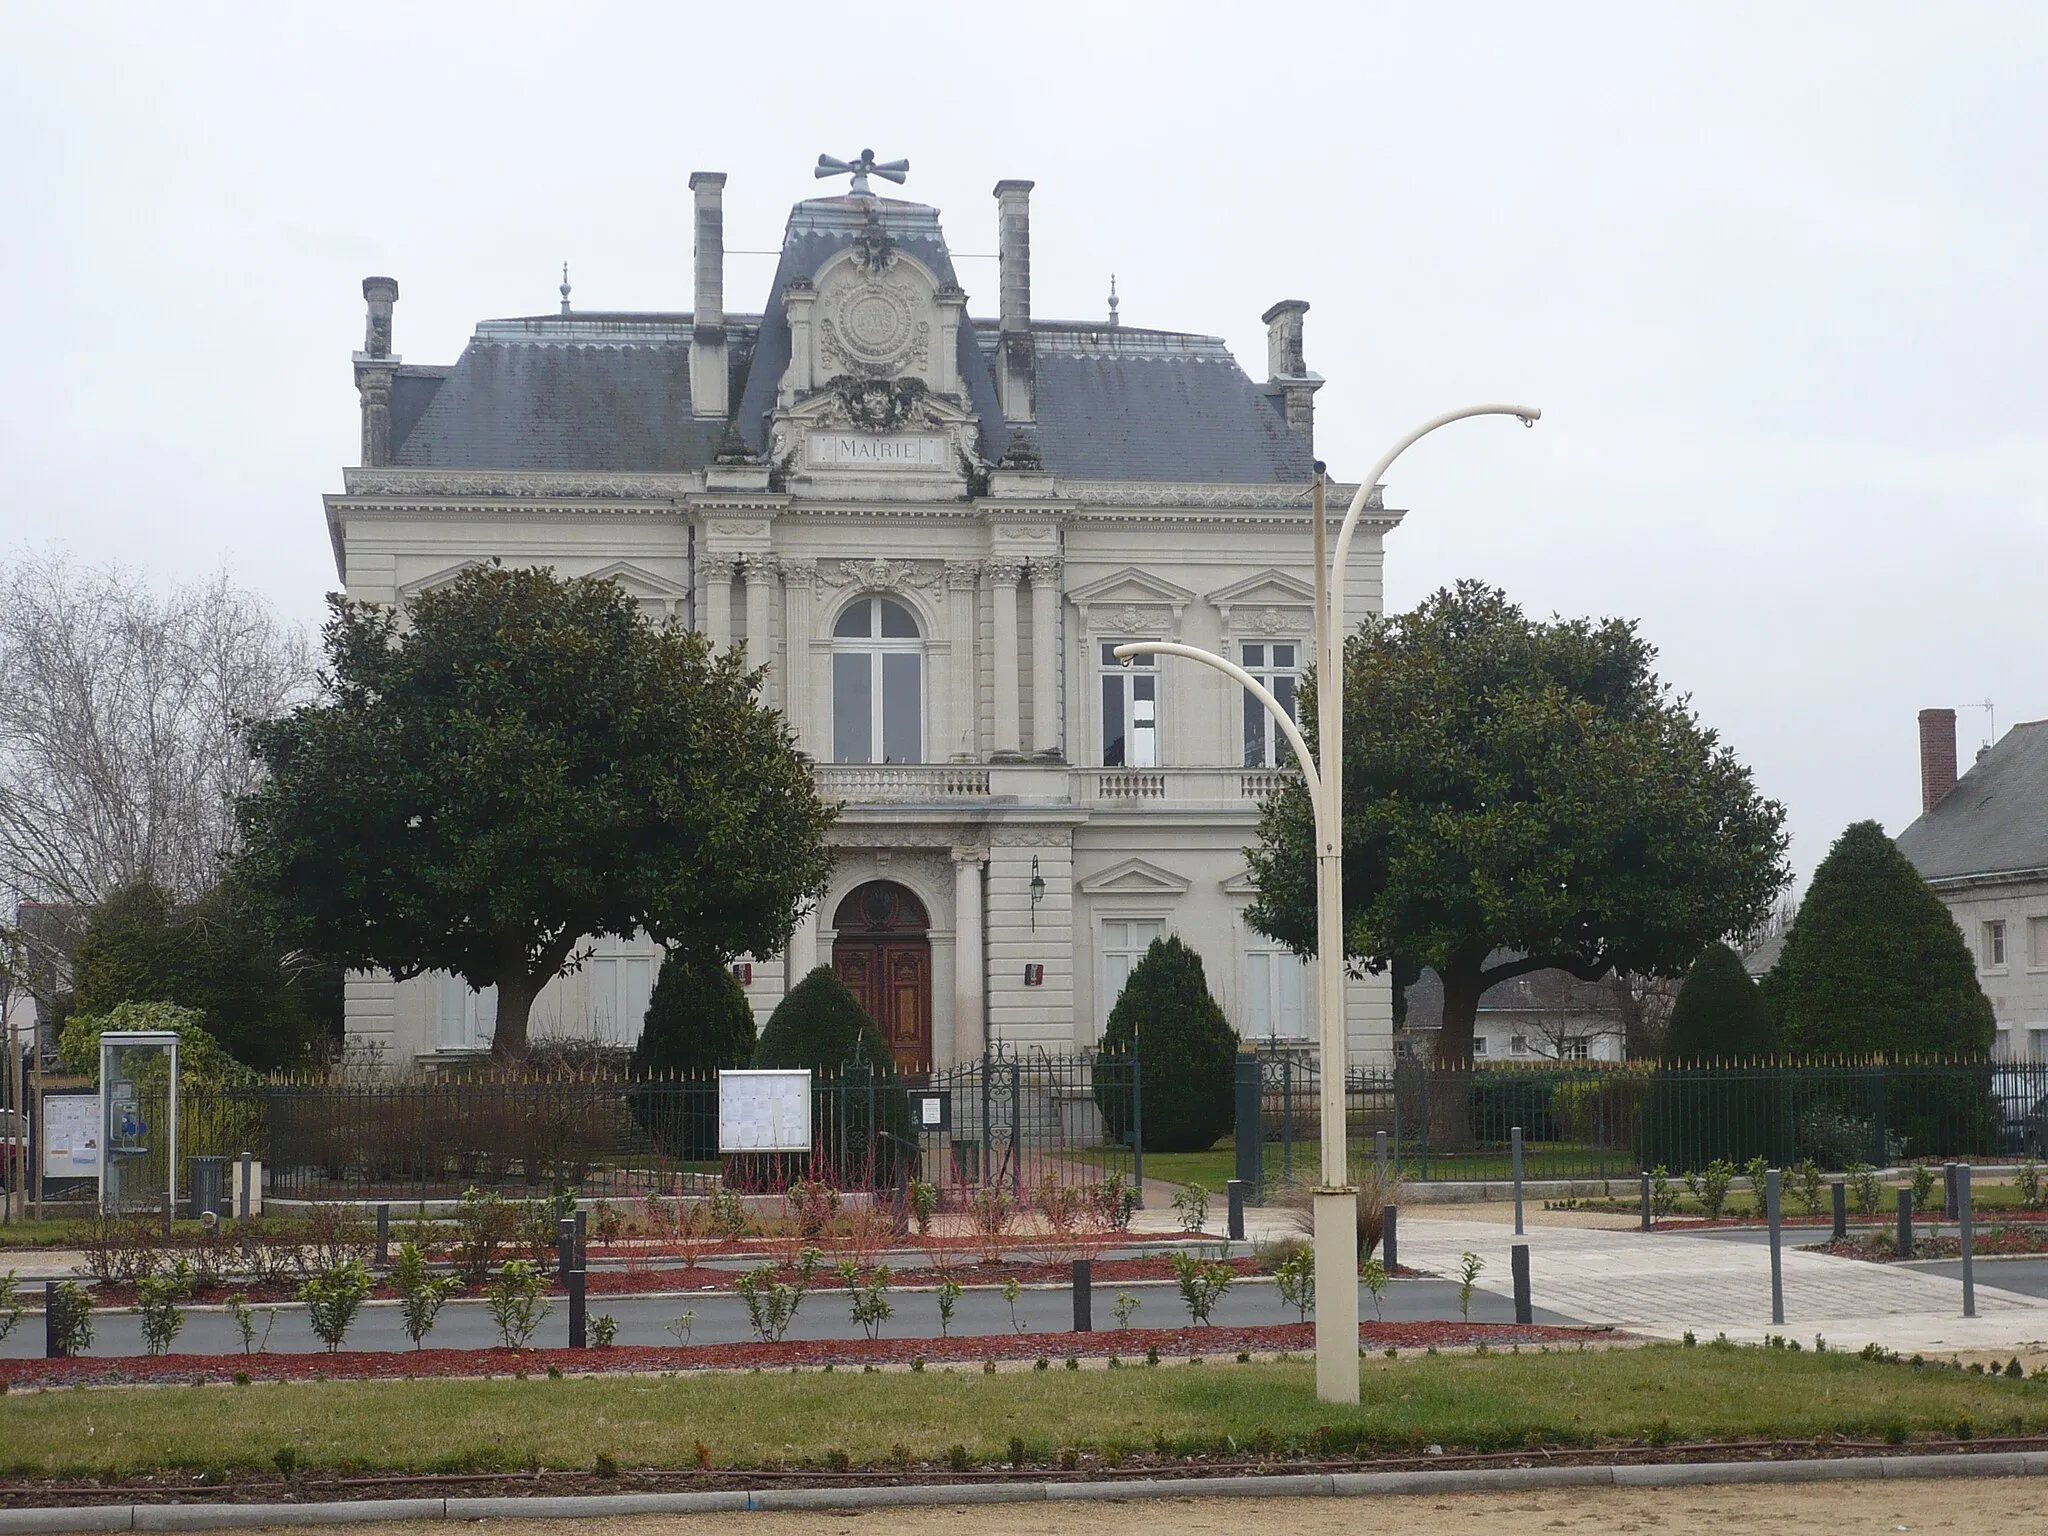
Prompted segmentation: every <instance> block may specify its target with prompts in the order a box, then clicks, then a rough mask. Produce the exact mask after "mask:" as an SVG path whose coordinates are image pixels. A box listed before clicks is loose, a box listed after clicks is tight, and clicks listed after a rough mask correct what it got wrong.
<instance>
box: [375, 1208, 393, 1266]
mask: <svg viewBox="0 0 2048 1536" xmlns="http://www.w3.org/2000/svg"><path fill="white" fill-rule="evenodd" d="M377 1267H378V1268H379V1269H389V1268H390V1267H391V1207H390V1206H388V1205H380V1206H378V1207H377Z"/></svg>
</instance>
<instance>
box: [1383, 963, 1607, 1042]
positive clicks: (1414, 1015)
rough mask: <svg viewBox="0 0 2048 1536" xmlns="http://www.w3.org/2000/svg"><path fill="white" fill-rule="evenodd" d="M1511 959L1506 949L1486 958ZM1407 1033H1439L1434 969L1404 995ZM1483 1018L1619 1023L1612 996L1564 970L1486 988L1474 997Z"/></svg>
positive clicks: (1439, 995)
mask: <svg viewBox="0 0 2048 1536" xmlns="http://www.w3.org/2000/svg"><path fill="white" fill-rule="evenodd" d="M1512 958H1514V957H1513V956H1512V955H1511V954H1510V953H1508V952H1507V951H1505V950H1500V951H1496V952H1495V953H1494V954H1492V955H1489V956H1488V957H1487V963H1488V964H1489V965H1493V964H1498V963H1499V962H1500V961H1503V960H1509V959H1512ZM1407 1004H1408V1015H1407V1024H1406V1026H1405V1027H1406V1028H1408V1029H1411V1030H1412V1029H1441V1028H1443V1022H1444V984H1443V979H1442V978H1441V977H1439V976H1438V975H1437V973H1436V972H1435V971H1432V970H1428V969H1426V968H1425V969H1424V971H1423V972H1422V974H1421V975H1420V976H1418V977H1417V978H1416V979H1415V981H1414V982H1412V983H1411V984H1410V985H1409V987H1408V991H1407ZM1479 1013H1480V1016H1481V1018H1482V1019H1484V1017H1485V1016H1486V1015H1488V1014H1496V1015H1508V1014H1512V1015H1517V1016H1523V1017H1533V1016H1538V1015H1541V1016H1545V1017H1559V1018H1571V1019H1585V1020H1588V1021H1589V1022H1597V1023H1599V1024H1601V1025H1604V1026H1607V1027H1610V1028H1617V1029H1618V1028H1619V1027H1620V1025H1621V1009H1620V1007H1619V1006H1618V1005H1617V1003H1616V1002H1615V998H1614V993H1613V992H1612V991H1611V990H1610V989H1609V988H1607V987H1605V986H1603V985H1601V984H1600V983H1598V982H1586V981H1580V980H1579V979H1578V978H1577V977H1576V976H1573V975H1572V974H1570V973H1569V972H1567V971H1531V972H1530V973H1529V974H1528V975H1526V976H1514V977H1510V978H1509V979H1508V980H1506V981H1503V982H1499V983H1497V984H1495V985H1494V986H1491V987H1488V988H1487V989H1486V991H1485V992H1484V993H1482V994H1481V995H1480V998H1479Z"/></svg>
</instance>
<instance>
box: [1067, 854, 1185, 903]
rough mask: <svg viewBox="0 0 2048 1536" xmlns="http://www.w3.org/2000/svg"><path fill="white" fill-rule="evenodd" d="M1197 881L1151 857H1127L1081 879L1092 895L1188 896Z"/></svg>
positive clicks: (1088, 893) (1088, 892) (1083, 887)
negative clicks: (1155, 862) (1153, 861)
mask: <svg viewBox="0 0 2048 1536" xmlns="http://www.w3.org/2000/svg"><path fill="white" fill-rule="evenodd" d="M1193 883H1194V882H1193V881H1191V880H1189V879H1188V878H1187V877H1186V876H1185V875H1178V874H1175V873H1174V872H1173V871H1172V870H1170V869H1167V868H1165V867H1163V866H1161V865H1158V864H1154V863H1152V862H1151V861H1150V860H1147V859H1125V860H1124V861H1123V862H1122V863H1121V864H1112V865H1110V867H1109V868H1108V869H1105V870H1102V871H1100V872H1099V873H1097V874H1093V875H1090V876H1089V877H1088V878H1087V879H1085V880H1083V881H1081V882H1080V889H1081V890H1082V892H1083V893H1084V894H1086V895H1089V896H1184V895H1186V894H1187V891H1188V887H1189V886H1191V885H1192V884H1193Z"/></svg>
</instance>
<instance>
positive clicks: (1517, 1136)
mask: <svg viewBox="0 0 2048 1536" xmlns="http://www.w3.org/2000/svg"><path fill="white" fill-rule="evenodd" d="M1508 1140H1509V1143H1510V1145H1511V1149H1512V1153H1513V1157H1514V1170H1515V1236H1517V1237H1520V1236H1521V1235H1522V1128H1521V1127H1520V1126H1519V1125H1518V1126H1516V1127H1515V1128H1514V1129H1513V1130H1511V1131H1509V1132H1508Z"/></svg>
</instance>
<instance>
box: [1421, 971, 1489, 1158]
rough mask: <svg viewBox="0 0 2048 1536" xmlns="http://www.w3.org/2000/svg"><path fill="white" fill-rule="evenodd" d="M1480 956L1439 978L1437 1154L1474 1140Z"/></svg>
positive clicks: (1432, 1099)
mask: <svg viewBox="0 0 2048 1536" xmlns="http://www.w3.org/2000/svg"><path fill="white" fill-rule="evenodd" d="M1485 963H1486V960H1485V956H1484V955H1480V956H1477V957H1474V958H1472V959H1470V960H1466V959H1462V958H1461V959H1457V960H1453V961H1452V962H1451V963H1450V964H1449V965H1447V966H1445V967H1444V968H1443V969H1442V970H1441V971H1439V972H1438V973H1437V974H1438V975H1439V976H1440V977H1441V978H1442V979H1443V984H1444V1018H1443V1023H1442V1025H1441V1026H1440V1027H1439V1028H1438V1030H1437V1034H1436V1052H1435V1054H1434V1056H1432V1057H1431V1059H1430V1064H1429V1139H1430V1144H1431V1146H1432V1148H1441V1149H1442V1150H1444V1151H1446V1152H1463V1151H1467V1150H1469V1149H1470V1148H1471V1146H1472V1145H1473V1140H1472V1025H1473V1022H1474V1020H1475V1019H1476V1018H1477V1016H1478V1013H1479V995H1480V993H1482V992H1484V991H1485V990H1486V985H1485V983H1484V982H1482V981H1481V980H1480V978H1479V972H1480V968H1481V967H1482V966H1484V965H1485Z"/></svg>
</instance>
